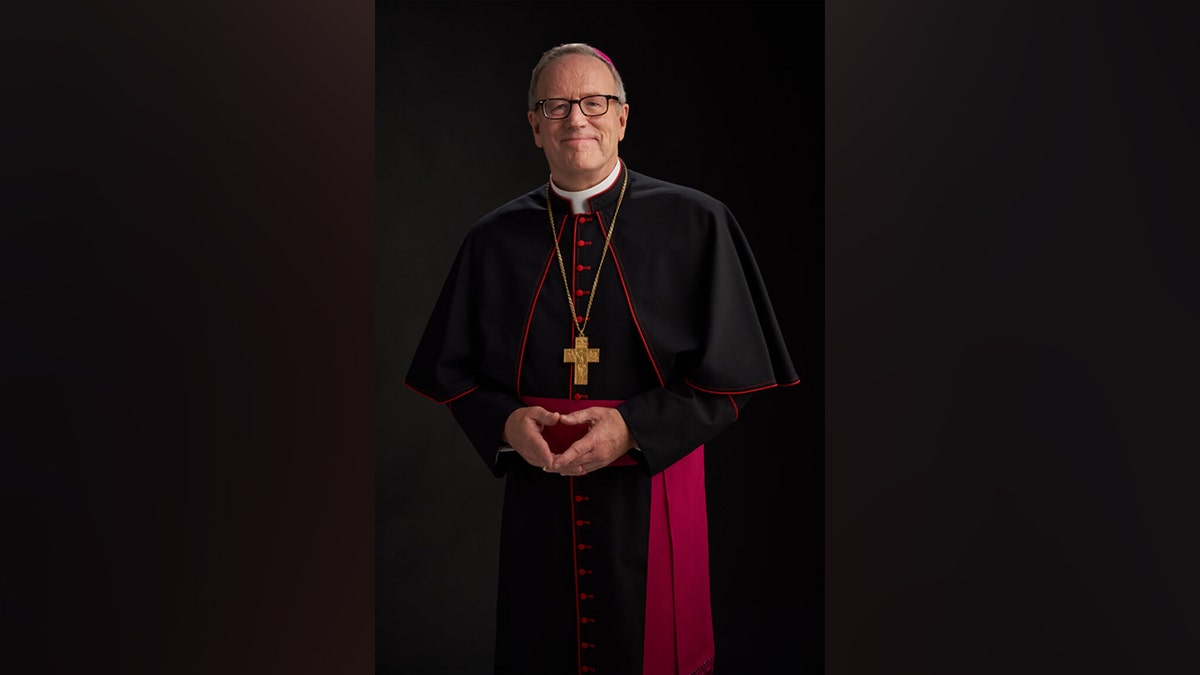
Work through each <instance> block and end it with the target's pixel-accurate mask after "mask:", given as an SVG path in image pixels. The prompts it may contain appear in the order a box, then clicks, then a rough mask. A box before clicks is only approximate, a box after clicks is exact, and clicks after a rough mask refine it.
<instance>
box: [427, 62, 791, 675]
mask: <svg viewBox="0 0 1200 675" xmlns="http://www.w3.org/2000/svg"><path fill="white" fill-rule="evenodd" d="M528 108H529V110H528V113H527V115H528V119H529V124H530V127H531V129H532V132H533V140H534V143H536V144H537V145H538V147H540V148H542V149H543V151H544V153H545V155H546V160H547V163H548V164H549V168H550V179H549V180H548V181H547V183H546V184H545V185H542V186H539V187H538V188H537V189H535V190H533V191H531V192H529V193H527V194H525V195H522V196H520V197H518V198H516V199H514V200H512V201H510V202H509V203H507V204H505V205H503V206H501V207H499V208H498V209H496V210H494V211H492V212H491V213H489V214H487V215H485V216H484V217H483V218H482V219H480V221H479V222H478V223H476V224H475V226H474V227H473V228H472V229H471V230H470V232H469V233H468V235H467V237H466V240H465V241H464V242H463V244H462V247H461V248H460V250H459V252H458V255H457V257H456V259H455V261H454V263H453V265H452V267H451V270H450V273H449V275H448V277H447V279H446V283H445V286H444V287H443V289H442V292H441V295H440V296H439V298H438V301H437V303H436V305H435V307H434V310H433V312H432V315H431V317H430V320H429V323H428V326H427V327H426V330H425V333H424V335H423V336H422V339H421V341H420V343H419V345H418V347H417V350H416V353H415V355H414V358H413V362H412V365H411V367H410V369H409V372H408V376H407V377H406V379H405V383H406V384H407V385H408V386H409V387H410V388H412V389H413V390H415V391H417V392H418V393H420V394H422V395H424V396H426V397H428V398H430V399H432V400H434V401H436V402H438V403H441V404H445V405H446V406H447V407H448V408H449V409H450V411H451V413H452V414H453V415H454V417H455V419H456V420H457V421H458V423H459V424H460V425H461V427H462V429H463V430H464V432H465V433H466V435H467V437H468V438H469V439H470V441H471V442H472V444H473V445H474V446H475V448H476V449H477V450H478V452H479V454H480V456H481V458H482V459H483V461H484V462H485V464H486V465H487V466H488V468H489V469H490V470H491V471H492V472H493V474H495V475H496V476H497V477H500V476H503V477H504V478H505V480H506V484H505V497H504V513H503V516H502V522H501V550H500V575H499V576H500V580H499V593H498V607H497V631H496V660H495V669H496V672H497V673H513V674H517V675H537V674H542V673H546V674H551V675H562V674H563V673H602V674H604V675H636V674H637V673H642V674H643V675H665V674H667V673H670V674H682V673H706V672H712V670H713V667H714V662H715V655H714V649H713V633H712V614H711V607H710V602H709V579H708V530H707V520H706V513H705V494H704V454H703V453H704V448H703V444H704V443H705V442H706V441H708V440H709V439H710V438H712V437H713V436H714V435H715V434H717V433H718V432H719V431H721V430H722V429H724V428H726V427H727V426H728V425H729V424H731V423H732V422H733V421H735V420H736V419H737V416H738V412H739V411H740V410H741V409H742V408H743V407H745V405H746V402H747V401H748V399H749V396H750V394H751V393H752V392H756V391H761V390H764V389H769V388H772V387H776V386H786V385H791V384H795V383H796V382H797V381H798V377H797V375H796V373H795V371H794V369H793V367H792V363H791V360H790V357H789V355H788V352H787V348H786V346H785V344H784V341H783V339H782V336H781V335H780V334H779V330H778V325H777V323H776V320H775V315H774V311H773V309H772V306H771V303H770V300H769V298H768V295H767V292H766V289H765V288H764V286H763V283H762V279H761V277H760V275H759V272H758V268H757V266H756V263H755V261H754V257H753V254H752V252H751V250H750V247H749V245H748V243H747V242H746V240H745V238H744V236H743V234H742V231H741V229H740V227H739V226H738V224H737V222H736V220H735V219H734V217H733V215H732V214H731V213H730V212H729V210H728V209H727V208H726V207H725V206H724V205H723V204H722V203H721V202H719V201H717V200H716V199H714V198H712V197H710V196H708V195H706V194H703V193H701V192H698V191H696V190H693V189H690V188H686V187H683V186H679V185H674V184H671V183H667V182H664V181H661V180H658V179H654V178H651V177H649V176H646V175H644V174H640V173H637V172H635V171H633V170H631V169H630V168H628V167H626V166H625V165H624V163H623V162H622V161H621V159H620V157H619V154H618V150H617V148H618V144H619V142H620V141H621V140H622V139H623V138H624V135H625V129H626V124H627V122H628V119H629V104H628V103H627V102H626V97H625V87H624V83H623V82H622V79H621V76H620V74H619V73H618V71H617V69H616V67H615V66H614V65H613V63H612V61H611V60H610V59H609V58H608V57H607V56H605V55H604V54H603V53H601V52H600V51H598V50H596V49H595V48H593V47H591V46H589V45H585V44H579V43H573V44H565V45H560V46H558V47H555V48H553V49H550V50H549V51H547V52H546V53H545V54H543V55H542V58H541V59H540V60H539V62H538V63H537V65H536V66H535V68H534V70H533V73H532V76H531V78H530V85H529V106H528Z"/></svg>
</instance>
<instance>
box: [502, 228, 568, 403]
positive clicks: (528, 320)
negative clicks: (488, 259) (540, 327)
mask: <svg viewBox="0 0 1200 675" xmlns="http://www.w3.org/2000/svg"><path fill="white" fill-rule="evenodd" d="M562 235H563V231H562V228H559V230H558V238H559V240H560V241H561V240H562ZM557 245H558V242H555V246H557ZM552 260H554V248H553V247H552V248H551V249H550V253H549V254H547V255H546V264H545V265H544V266H543V267H542V278H541V279H539V280H538V285H537V289H536V290H534V292H533V298H531V299H530V301H529V311H528V312H527V313H526V314H525V330H524V332H522V333H521V351H520V352H519V353H518V356H517V372H516V380H514V381H515V382H516V383H517V396H518V397H520V396H521V367H522V366H523V365H524V364H525V343H526V342H527V341H528V340H529V326H530V325H531V324H532V323H533V310H534V309H535V308H536V307H537V301H538V298H539V297H540V296H541V295H542V286H545V285H546V275H547V274H548V273H549V272H550V261H552Z"/></svg>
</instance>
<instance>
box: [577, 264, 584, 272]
mask: <svg viewBox="0 0 1200 675" xmlns="http://www.w3.org/2000/svg"><path fill="white" fill-rule="evenodd" d="M583 270H584V267H583V265H576V266H575V271H576V272H582V271H583Z"/></svg>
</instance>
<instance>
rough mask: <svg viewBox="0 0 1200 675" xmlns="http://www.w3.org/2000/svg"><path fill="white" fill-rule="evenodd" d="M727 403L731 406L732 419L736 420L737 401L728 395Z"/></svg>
mask: <svg viewBox="0 0 1200 675" xmlns="http://www.w3.org/2000/svg"><path fill="white" fill-rule="evenodd" d="M729 405H731V406H733V421H734V422H736V421H737V418H738V407H737V401H735V400H733V396H732V395H730V396H729Z"/></svg>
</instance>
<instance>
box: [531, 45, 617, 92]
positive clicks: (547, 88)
mask: <svg viewBox="0 0 1200 675" xmlns="http://www.w3.org/2000/svg"><path fill="white" fill-rule="evenodd" d="M537 86H538V91H539V92H540V93H541V95H542V96H546V97H559V96H562V97H568V98H569V97H572V96H579V95H583V94H611V93H613V92H612V89H613V88H614V87H615V86H616V81H615V80H614V79H613V76H612V73H610V72H608V67H607V66H605V65H604V63H603V62H601V61H600V59H597V58H594V57H591V56H584V55H583V54H568V55H566V56H564V57H562V58H560V59H557V60H556V61H554V62H553V63H551V64H550V65H548V66H546V69H545V70H543V71H542V74H541V75H540V76H539V77H538V84H537Z"/></svg>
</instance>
